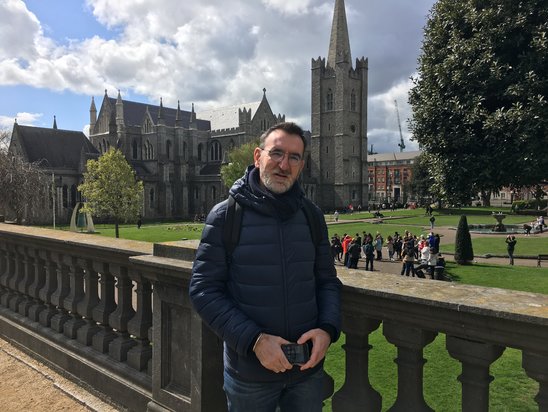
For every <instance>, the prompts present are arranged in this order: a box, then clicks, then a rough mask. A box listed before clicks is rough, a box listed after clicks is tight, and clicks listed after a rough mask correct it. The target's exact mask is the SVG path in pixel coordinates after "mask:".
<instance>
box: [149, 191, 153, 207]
mask: <svg viewBox="0 0 548 412" xmlns="http://www.w3.org/2000/svg"><path fill="white" fill-rule="evenodd" d="M148 200H149V204H150V208H151V209H154V189H150V191H149V192H148Z"/></svg>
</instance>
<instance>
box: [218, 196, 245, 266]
mask: <svg viewBox="0 0 548 412" xmlns="http://www.w3.org/2000/svg"><path fill="white" fill-rule="evenodd" d="M242 215H243V208H242V206H241V205H240V204H239V203H238V202H236V200H235V199H234V197H232V195H228V205H227V208H226V217H225V225H224V228H223V243H224V245H225V251H226V256H227V259H228V260H229V261H230V259H231V258H232V252H234V249H235V248H236V246H237V245H238V242H239V241H240V229H241V226H242Z"/></svg>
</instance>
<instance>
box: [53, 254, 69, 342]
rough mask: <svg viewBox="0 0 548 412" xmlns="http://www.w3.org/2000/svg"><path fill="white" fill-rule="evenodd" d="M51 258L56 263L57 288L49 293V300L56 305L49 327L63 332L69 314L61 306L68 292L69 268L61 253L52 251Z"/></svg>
mask: <svg viewBox="0 0 548 412" xmlns="http://www.w3.org/2000/svg"><path fill="white" fill-rule="evenodd" d="M52 259H53V260H55V262H56V263H57V289H56V290H55V292H54V293H53V295H51V302H52V303H53V304H54V305H55V306H56V308H57V313H56V314H55V315H53V317H52V318H51V325H50V327H51V328H52V329H53V330H54V331H56V332H59V333H63V328H64V325H65V323H66V322H67V321H68V320H69V319H70V316H69V314H68V312H67V310H66V309H65V307H64V306H63V303H64V301H65V298H66V297H67V296H68V295H69V293H70V279H69V268H68V266H67V265H66V263H65V259H64V256H63V255H62V254H61V253H52Z"/></svg>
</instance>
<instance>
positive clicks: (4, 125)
mask: <svg viewBox="0 0 548 412" xmlns="http://www.w3.org/2000/svg"><path fill="white" fill-rule="evenodd" d="M41 117H42V113H26V112H22V113H17V114H16V115H15V116H14V117H9V116H0V129H8V130H10V131H11V129H12V128H13V124H14V122H15V119H17V124H20V125H26V126H33V125H35V123H36V122H37V121H38V120H39V119H40V118H41Z"/></svg>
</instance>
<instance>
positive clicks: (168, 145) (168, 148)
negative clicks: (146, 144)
mask: <svg viewBox="0 0 548 412" xmlns="http://www.w3.org/2000/svg"><path fill="white" fill-rule="evenodd" d="M166 155H167V158H168V159H171V140H168V141H167V142H166Z"/></svg>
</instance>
